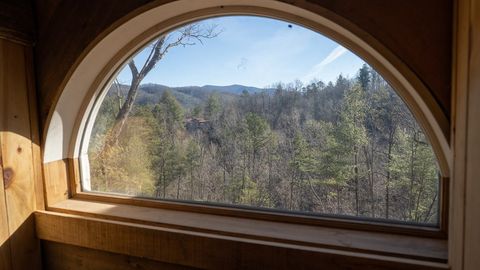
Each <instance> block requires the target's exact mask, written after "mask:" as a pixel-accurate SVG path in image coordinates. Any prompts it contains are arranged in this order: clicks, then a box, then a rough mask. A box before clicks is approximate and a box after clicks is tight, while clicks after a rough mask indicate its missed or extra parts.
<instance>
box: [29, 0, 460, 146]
mask: <svg viewBox="0 0 480 270" xmlns="http://www.w3.org/2000/svg"><path fill="white" fill-rule="evenodd" d="M170 1H172V0H163V1H152V0H132V1H122V2H118V1H114V0H105V1H88V4H85V2H84V1H75V0H50V1H37V2H35V3H36V10H37V12H38V14H39V17H38V18H39V20H38V46H36V60H37V61H36V62H37V64H38V66H37V67H38V68H37V75H38V86H39V91H40V96H39V99H40V111H41V119H42V121H43V123H44V122H45V120H46V117H47V115H48V112H49V110H50V109H51V107H52V105H53V104H54V102H55V100H56V99H57V98H58V96H59V94H60V91H61V89H62V87H63V83H64V80H65V78H67V77H68V75H69V73H70V72H71V69H72V68H73V67H74V66H75V63H76V62H77V61H78V60H79V59H80V58H81V57H82V55H83V54H84V53H85V50H86V48H88V46H90V45H91V44H92V43H94V42H95V40H98V39H99V38H101V37H102V35H104V34H105V32H108V29H109V28H110V27H114V26H115V25H118V24H119V23H120V22H121V21H122V20H124V19H125V18H126V17H127V14H132V13H138V12H139V10H141V9H142V10H143V9H147V8H148V7H149V6H152V5H153V4H155V5H157V4H159V3H164V2H170ZM287 2H289V3H293V4H295V5H297V6H299V7H303V8H308V9H310V10H312V11H316V9H328V10H330V11H333V12H334V13H336V14H338V15H340V16H341V17H343V18H344V19H346V20H348V21H350V22H352V23H354V24H356V25H357V26H358V27H360V28H361V29H363V30H365V31H366V32H367V33H369V34H370V35H372V36H373V37H374V38H376V39H377V40H379V41H380V42H381V43H382V44H384V45H385V46H386V47H387V48H389V49H390V50H391V51H392V52H393V53H394V54H395V55H397V56H398V57H399V58H400V59H401V60H402V61H404V62H405V63H406V64H407V66H409V67H410V68H411V69H412V70H413V71H414V72H415V73H416V74H417V75H418V76H419V78H420V79H421V80H422V81H423V82H424V83H425V84H426V85H427V87H428V88H429V89H430V90H431V92H432V94H433V96H434V97H435V98H436V100H437V101H438V103H439V104H440V106H441V107H442V109H443V111H444V113H445V116H446V117H447V119H448V118H449V116H450V95H451V49H452V45H451V43H452V38H451V34H452V6H453V1H452V0H425V1H415V0H396V1H383V0H368V1H349V0H340V1H339V0H315V1H314V0H310V1H305V0H296V1H287ZM318 12H320V11H318ZM444 132H445V133H446V134H445V135H446V136H447V137H448V136H449V130H448V128H447V129H444Z"/></svg>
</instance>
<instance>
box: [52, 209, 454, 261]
mask: <svg viewBox="0 0 480 270" xmlns="http://www.w3.org/2000/svg"><path fill="white" fill-rule="evenodd" d="M50 210H53V211H57V212H62V213H67V214H76V215H82V216H89V217H95V218H99V219H105V220H117V221H124V222H131V223H137V224H144V225H152V226H162V227H167V228H175V229H183V230H187V231H192V232H207V233H215V234H219V235H226V236H234V237H239V238H245V239H254V240H268V241H274V242H281V243H290V244H301V245H305V246H313V247H327V248H334V249H339V250H348V251H361V252H364V253H371V254H382V255H391V256H398V257H405V258H415V259H423V260H432V261H439V262H446V259H447V249H446V246H447V241H446V240H439V239H429V238H424V237H413V236H403V235H395V234H385V233H373V232H362V231H355V230H345V229H338V228H328V227H321V226H307V225H298V224H291V223H282V222H272V221H262V220H252V219H249V218H235V217H227V216H218V215H209V214H200V213H191V212H185V211H173V210H165V209H155V208H148V207H138V206H129V205H119V204H112V203H95V202H88V201H80V200H66V201H63V202H60V203H58V204H56V205H54V206H52V207H50Z"/></svg>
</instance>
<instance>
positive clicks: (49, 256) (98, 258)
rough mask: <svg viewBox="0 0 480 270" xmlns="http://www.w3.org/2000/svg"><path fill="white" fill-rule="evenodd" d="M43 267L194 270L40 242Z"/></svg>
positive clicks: (110, 269)
mask: <svg viewBox="0 0 480 270" xmlns="http://www.w3.org/2000/svg"><path fill="white" fill-rule="evenodd" d="M42 250H43V254H44V256H43V265H44V268H45V269H49V270H98V269H102V270H134V269H143V270H187V269H196V268H192V267H185V266H180V265H175V264H169V263H162V262H158V261H154V260H149V259H145V258H139V257H133V256H128V255H122V254H116V253H111V252H105V251H100V250H94V249H89V248H82V247H77V246H72V245H65V244H60V243H55V242H49V241H42ZM60 258H61V259H60Z"/></svg>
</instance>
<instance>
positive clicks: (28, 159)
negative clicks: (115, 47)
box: [0, 39, 40, 270]
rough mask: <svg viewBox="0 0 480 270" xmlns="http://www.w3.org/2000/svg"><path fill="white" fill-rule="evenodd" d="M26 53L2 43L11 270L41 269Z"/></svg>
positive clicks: (1, 112)
mask: <svg viewBox="0 0 480 270" xmlns="http://www.w3.org/2000/svg"><path fill="white" fill-rule="evenodd" d="M30 50H31V48H30V47H27V46H24V45H20V44H19V43H14V42H11V41H8V40H4V39H0V59H1V60H2V61H1V62H0V74H1V75H0V152H1V154H0V156H1V160H0V166H1V167H2V170H3V183H4V185H3V190H2V191H4V202H5V209H6V213H7V218H6V220H7V226H6V227H7V228H8V244H7V245H10V253H11V266H12V269H18V270H21V269H40V251H39V248H40V246H39V242H38V240H37V239H36V238H35V231H34V229H35V228H34V223H33V212H34V211H35V210H36V209H37V204H39V202H37V199H36V198H37V197H36V194H35V192H36V190H37V188H36V184H38V182H37V183H36V181H39V178H38V177H36V176H35V174H36V173H39V172H38V171H36V168H38V167H36V166H34V164H33V162H34V155H35V152H34V151H33V145H32V140H31V138H32V130H31V126H30V125H31V122H30V120H31V111H30V107H29V94H30V93H31V92H32V91H34V89H31V88H32V87H33V84H32V80H31V79H28V77H29V76H31V74H32V62H31V57H29V55H30ZM29 74H30V75H29ZM37 147H38V145H37ZM37 154H39V153H38V152H37ZM1 207H2V206H1V205H0V208H1ZM0 211H1V210H0ZM27 258H28V259H27Z"/></svg>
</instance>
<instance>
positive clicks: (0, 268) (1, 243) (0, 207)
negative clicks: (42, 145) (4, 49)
mask: <svg viewBox="0 0 480 270" xmlns="http://www.w3.org/2000/svg"><path fill="white" fill-rule="evenodd" d="M1 76H2V73H0V77H1ZM0 80H1V78H0ZM0 99H1V96H0ZM0 145H1V141H0ZM1 160H2V154H1V152H0V164H1ZM7 218H8V217H7V206H6V204H5V189H4V186H3V170H2V166H0V270H8V269H11V268H12V266H11V259H10V258H11V255H10V241H9V239H8V238H9V237H10V233H9V231H8V219H7Z"/></svg>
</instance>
